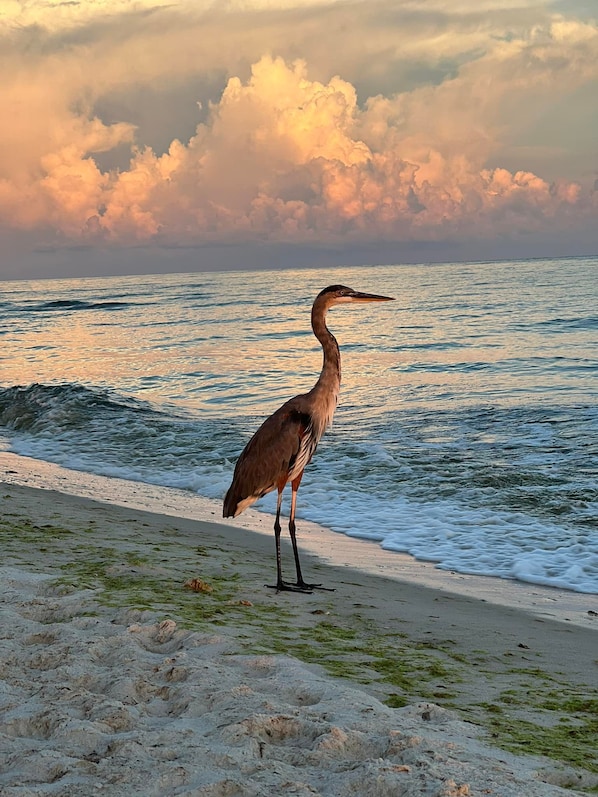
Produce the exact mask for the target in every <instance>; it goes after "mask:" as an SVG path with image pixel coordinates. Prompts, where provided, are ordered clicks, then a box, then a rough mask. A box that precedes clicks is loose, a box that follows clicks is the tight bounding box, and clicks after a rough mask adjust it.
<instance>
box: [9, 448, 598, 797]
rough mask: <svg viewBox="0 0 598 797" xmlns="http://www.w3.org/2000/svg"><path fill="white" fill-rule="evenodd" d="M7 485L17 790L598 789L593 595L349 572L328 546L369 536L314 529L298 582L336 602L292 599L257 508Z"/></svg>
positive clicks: (18, 461)
mask: <svg viewBox="0 0 598 797" xmlns="http://www.w3.org/2000/svg"><path fill="white" fill-rule="evenodd" d="M36 469H37V470H36ZM44 469H45V470H44ZM65 474H66V475H65ZM0 476H2V478H3V484H2V486H1V496H2V518H1V522H0V532H1V535H2V552H3V556H2V562H1V565H0V571H1V581H0V601H1V604H0V605H1V611H2V630H1V632H0V675H1V679H0V793H2V795H7V797H15V796H16V795H19V797H25V796H27V797H28V796H29V795H31V796H33V795H61V796H62V795H64V796H65V797H66V795H69V796H71V795H73V796H75V797H76V796H77V795H89V794H92V793H98V794H105V795H114V796H115V797H116V796H117V795H132V794H135V795H148V796H149V795H188V796H189V797H190V795H214V796H215V795H270V794H272V795H274V794H286V793H288V794H296V795H306V796H307V795H330V797H333V796H336V795H341V794H355V795H373V796H374V797H377V796H378V795H380V797H382V796H383V795H395V794H397V795H398V794H401V795H421V796H422V797H423V795H438V796H439V797H440V795H443V796H448V795H482V794H490V795H492V794H494V795H499V796H500V797H509V796H510V795H513V797H515V795H518V796H521V797H524V796H525V797H528V796H529V797H533V796H534V795H558V794H567V793H572V792H574V791H577V790H581V789H586V790H587V789H595V788H596V787H597V786H598V761H597V759H596V748H595V738H596V732H597V730H598V729H597V727H596V706H597V705H598V702H597V701H598V665H597V660H598V633H597V629H598V613H597V610H598V606H597V599H596V596H595V595H581V594H574V593H561V592H559V591H556V590H550V589H542V588H531V587H529V586H527V585H519V584H514V583H510V582H500V583H499V584H498V585H497V584H493V583H492V582H493V581H494V580H493V579H480V580H476V579H470V578H466V577H459V576H457V575H455V574H442V573H438V571H434V568H433V567H432V566H430V565H428V566H426V565H422V564H421V563H416V564H415V565H413V563H411V562H407V561H403V558H402V557H398V556H397V555H395V554H388V556H390V557H394V558H393V559H392V560H390V563H387V561H386V558H385V556H384V552H380V553H381V556H380V558H379V559H378V560H377V561H376V562H373V563H372V561H371V560H368V556H364V555H363V554H362V559H363V567H361V566H360V567H356V566H355V562H353V561H352V560H350V559H349V560H347V559H346V558H345V559H341V561H339V560H338V559H337V560H336V561H335V556H338V554H337V553H335V551H337V550H338V549H339V548H345V549H346V550H345V553H346V554H347V555H350V556H353V557H354V558H357V561H358V562H359V553H357V554H355V553H354V550H355V549H354V548H353V547H352V546H353V545H356V546H359V545H362V546H363V544H362V543H357V542H356V541H351V540H346V543H347V544H346V546H345V538H339V535H332V537H331V538H328V537H326V540H325V542H322V540H321V539H320V542H319V545H320V548H319V549H318V543H314V539H319V538H320V537H321V535H320V534H319V532H318V530H317V529H314V528H313V527H312V526H310V525H309V524H305V528H304V526H303V524H302V526H301V527H300V528H299V535H300V537H301V542H302V551H304V553H303V559H304V571H305V573H306V577H307V578H308V579H310V578H312V579H315V580H317V581H321V582H322V584H324V585H325V586H327V587H330V588H332V589H334V591H333V592H322V591H315V592H314V593H313V594H311V595H297V594H286V593H285V594H278V595H277V594H276V593H275V592H274V591H273V590H269V589H267V588H266V587H265V586H264V585H265V584H266V583H271V581H272V578H273V575H274V556H273V540H272V536H271V534H270V532H269V529H268V528H267V525H268V522H269V521H268V519H267V518H266V520H265V521H264V518H263V517H259V513H255V515H251V516H249V517H248V519H247V520H244V521H243V523H244V524H245V526H246V527H245V528H243V527H241V525H236V526H235V525H231V524H223V523H220V522H214V521H216V520H217V519H218V518H217V516H216V517H214V515H215V512H216V509H215V507H214V505H213V504H210V503H209V502H207V503H205V504H202V509H201V512H203V514H204V517H203V519H198V517H196V516H192V517H184V516H181V515H184V514H185V511H186V507H185V506H184V500H183V497H182V495H181V494H178V493H177V492H176V491H163V492H162V493H159V492H158V493H156V492H154V494H153V495H154V502H153V503H152V502H151V501H149V500H146V498H145V497H144V491H145V490H148V489H150V488H147V486H144V485H138V486H137V487H135V488H131V489H132V492H131V493H129V494H128V496H127V497H125V498H124V499H123V494H122V492H121V493H120V494H119V495H117V493H119V490H120V491H122V490H123V486H122V483H120V482H118V481H117V480H110V479H104V480H102V479H99V478H98V479H97V481H93V480H91V481H90V480H85V479H83V478H81V481H80V482H79V486H78V487H77V486H76V485H75V486H73V484H74V482H75V481H76V478H74V479H73V483H69V484H66V482H65V480H66V479H68V478H69V474H68V472H67V471H64V472H62V471H61V470H60V469H57V468H55V467H54V466H44V465H43V463H37V462H35V461H29V462H28V461H26V460H23V459H22V458H18V457H12V456H11V455H7V454H2V455H1V457H0ZM52 479H54V482H52ZM61 479H62V480H63V481H62V482H61V481H60V480H61ZM60 484H62V487H60V486H59V485H60ZM90 485H91V486H90ZM40 487H43V488H44V489H40ZM86 491H87V493H86ZM69 492H79V493H83V494H79V495H73V494H69ZM90 493H93V494H90ZM156 496H158V498H161V500H162V501H163V507H162V512H161V513H158V512H156V511H151V512H148V511H143V510H142V509H140V508H139V507H140V506H146V507H149V508H151V509H152V510H155V509H156V503H155V500H156ZM94 499H95V500H94ZM168 501H170V503H168ZM123 503H127V504H129V505H127V506H123V505H118V504H123ZM194 511H195V510H194ZM187 514H190V513H189V512H187ZM209 518H212V520H209ZM251 524H253V525H254V526H256V527H259V526H260V524H261V525H262V526H263V525H264V524H265V526H266V528H262V533H260V532H259V528H258V529H257V530H256V528H253V529H252V528H251ZM247 526H249V528H248V527H247ZM264 532H266V533H264ZM324 536H325V535H324ZM331 540H332V541H331ZM333 543H334V549H335V551H333V549H332V547H333ZM322 546H324V548H322ZM325 546H329V550H328V553H327V551H326V550H325ZM314 548H315V550H314ZM356 550H358V551H359V548H357V549H356ZM361 550H362V551H363V550H365V549H364V548H363V547H362V548H361ZM352 551H353V553H351V552H352ZM310 552H311V553H310ZM314 553H317V554H318V555H317V556H315V555H314ZM283 555H284V556H285V565H287V566H289V567H290V564H291V560H290V557H289V548H288V547H286V546H285V548H284V553H283ZM404 559H405V560H407V557H404ZM366 560H368V561H367V562H366ZM392 562H394V563H395V564H394V567H392V564H391V563H392ZM487 582H490V583H487Z"/></svg>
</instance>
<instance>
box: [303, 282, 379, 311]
mask: <svg viewBox="0 0 598 797" xmlns="http://www.w3.org/2000/svg"><path fill="white" fill-rule="evenodd" d="M318 300H320V301H323V302H324V303H325V305H326V307H334V306H335V305H337V304H348V303H349V302H391V301H393V300H394V297H393V296H378V295H377V294H375V293H361V292H360V291H354V290H353V288H347V286H346V285H329V286H328V287H327V288H324V290H323V291H321V292H320V293H319V294H318V296H317V297H316V302H318Z"/></svg>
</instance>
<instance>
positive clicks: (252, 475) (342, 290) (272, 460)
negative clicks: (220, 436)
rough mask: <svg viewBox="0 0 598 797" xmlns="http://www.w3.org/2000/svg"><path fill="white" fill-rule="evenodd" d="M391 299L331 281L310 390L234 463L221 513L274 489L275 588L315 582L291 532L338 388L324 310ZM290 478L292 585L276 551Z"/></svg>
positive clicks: (316, 324)
mask: <svg viewBox="0 0 598 797" xmlns="http://www.w3.org/2000/svg"><path fill="white" fill-rule="evenodd" d="M389 299H390V297H387V296H375V295H372V294H365V293H358V292H356V291H353V290H351V289H350V288H346V287H344V286H342V285H332V286H330V287H329V288H326V289H324V290H323V291H322V292H321V293H320V294H319V295H318V296H317V297H316V300H315V302H314V305H313V308H312V317H311V321H312V329H313V331H314V335H315V336H316V337H317V338H318V340H319V341H320V343H321V345H322V350H323V355H324V360H323V365H322V371H321V373H320V377H319V379H318V381H317V382H316V384H315V385H314V387H313V388H312V389H311V390H310V391H309V393H303V394H301V395H299V396H295V397H294V398H292V399H290V400H289V401H287V402H286V403H285V404H283V405H282V407H280V409H278V410H276V412H274V413H273V414H272V415H270V417H269V418H267V419H266V420H265V421H264V423H263V424H262V425H261V426H260V428H259V429H258V430H257V432H256V433H255V434H254V435H253V437H252V438H251V440H250V441H249V442H248V443H247V445H246V446H245V448H244V450H243V452H242V453H241V456H240V457H239V459H238V461H237V464H236V466H235V472H234V476H233V480H232V484H231V486H230V488H229V489H228V492H227V494H226V497H225V499H224V510H223V515H224V517H231V516H233V517H236V516H237V515H239V514H241V512H243V511H244V510H245V509H247V507H249V506H251V505H252V504H253V503H255V502H256V501H257V500H258V499H259V498H261V497H262V496H264V495H266V494H267V493H269V492H271V491H272V490H275V489H276V490H278V503H277V512H276V521H275V523H274V532H275V537H276V561H277V571H278V579H277V583H276V589H277V590H282V589H287V590H288V589H290V590H295V591H306V590H309V589H310V588H311V587H313V586H318V585H309V584H306V583H305V582H304V581H303V577H302V575H301V567H300V564H299V554H298V550H297V543H296V538H295V506H296V500H297V490H298V489H299V484H300V482H301V478H302V476H303V471H304V470H305V468H306V466H307V465H308V464H309V462H310V460H311V458H312V456H313V455H314V453H315V450H316V448H317V446H318V443H319V441H320V438H321V437H322V435H323V434H324V432H325V431H326V429H327V428H328V426H330V424H331V422H332V418H333V415H334V411H335V409H336V405H337V402H338V394H339V390H340V383H341V358H340V351H339V348H338V343H337V342H336V338H335V337H334V335H333V334H332V333H331V332H330V330H329V329H328V327H327V326H326V313H327V311H328V309H329V307H331V306H333V305H335V304H341V303H348V302H379V301H387V300H389ZM289 482H290V483H291V487H292V498H291V511H290V515H289V532H290V535H291V541H292V543H293V552H294V555H295V566H296V570H297V583H296V585H294V586H290V585H288V584H286V583H285V582H284V581H283V579H282V568H281V556H280V508H281V503H282V493H283V490H284V488H285V486H286V485H287V484H288V483H289Z"/></svg>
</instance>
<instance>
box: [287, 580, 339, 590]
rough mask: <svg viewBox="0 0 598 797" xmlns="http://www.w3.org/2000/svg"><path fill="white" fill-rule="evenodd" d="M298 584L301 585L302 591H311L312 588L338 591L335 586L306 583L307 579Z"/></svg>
mask: <svg viewBox="0 0 598 797" xmlns="http://www.w3.org/2000/svg"><path fill="white" fill-rule="evenodd" d="M296 586H297V587H299V589H300V590H301V591H302V592H311V591H312V589H321V590H323V591H324V592H335V591H336V590H335V589H334V587H323V586H322V585H321V584H306V583H305V581H298V582H297V584H296Z"/></svg>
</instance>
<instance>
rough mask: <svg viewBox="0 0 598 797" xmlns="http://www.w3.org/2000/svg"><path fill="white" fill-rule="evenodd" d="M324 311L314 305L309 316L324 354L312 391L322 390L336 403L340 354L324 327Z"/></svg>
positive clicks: (335, 343)
mask: <svg viewBox="0 0 598 797" xmlns="http://www.w3.org/2000/svg"><path fill="white" fill-rule="evenodd" d="M326 309H327V308H325V307H324V308H319V307H318V306H317V305H314V307H313V310H312V314H311V326H312V329H313V331H314V335H315V336H316V338H317V339H318V340H319V341H320V343H321V344H322V350H323V353H324V361H323V363H322V372H321V374H320V378H319V379H318V381H317V382H316V384H315V386H314V390H317V389H318V388H319V389H320V390H322V389H323V390H325V391H326V392H327V393H329V394H333V395H334V398H335V401H336V397H337V396H338V391H339V388H340V384H341V353H340V351H339V348H338V343H337V342H336V338H335V337H334V335H333V334H332V332H331V331H330V330H329V329H328V327H327V326H326Z"/></svg>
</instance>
